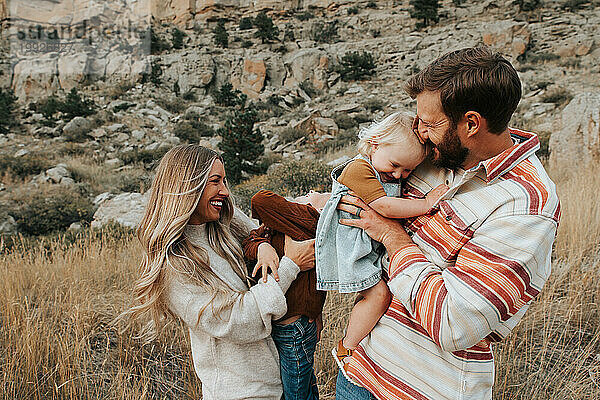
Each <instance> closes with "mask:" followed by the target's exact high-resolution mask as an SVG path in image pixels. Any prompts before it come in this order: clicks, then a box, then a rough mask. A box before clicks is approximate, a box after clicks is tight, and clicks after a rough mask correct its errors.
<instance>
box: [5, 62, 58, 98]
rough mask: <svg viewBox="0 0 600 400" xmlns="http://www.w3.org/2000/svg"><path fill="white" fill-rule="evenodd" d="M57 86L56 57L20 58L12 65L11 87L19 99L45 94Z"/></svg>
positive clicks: (56, 88)
mask: <svg viewBox="0 0 600 400" xmlns="http://www.w3.org/2000/svg"><path fill="white" fill-rule="evenodd" d="M59 88H60V84H59V81H58V61H57V58H56V57H50V56H48V57H40V58H34V59H28V60H21V61H19V62H18V63H17V64H16V65H15V67H14V70H13V80H12V89H13V90H14V92H15V95H16V96H17V97H18V98H20V99H23V100H26V99H30V98H36V97H43V96H47V95H48V94H49V93H54V92H55V91H56V90H58V89H59Z"/></svg>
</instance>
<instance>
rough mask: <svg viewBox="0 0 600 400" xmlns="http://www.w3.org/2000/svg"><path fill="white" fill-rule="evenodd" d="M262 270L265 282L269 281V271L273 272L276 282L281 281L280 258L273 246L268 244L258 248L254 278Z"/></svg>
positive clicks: (265, 243) (253, 272)
mask: <svg viewBox="0 0 600 400" xmlns="http://www.w3.org/2000/svg"><path fill="white" fill-rule="evenodd" d="M261 268H262V277H263V282H266V281H267V274H268V273H269V269H270V270H271V272H273V278H275V280H276V281H279V274H277V270H278V269H279V256H277V251H276V250H275V249H274V248H273V246H271V245H270V244H269V243H267V242H264V243H261V244H260V245H259V246H258V255H257V257H256V267H254V271H252V276H256V273H257V272H258V270H259V269H261Z"/></svg>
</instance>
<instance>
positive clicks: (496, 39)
mask: <svg viewBox="0 0 600 400" xmlns="http://www.w3.org/2000/svg"><path fill="white" fill-rule="evenodd" d="M530 39H531V32H530V31H529V28H528V24H527V23H526V22H517V21H498V22H493V23H488V24H486V32H485V33H483V36H482V40H483V43H484V44H485V45H487V46H489V47H491V48H493V49H494V50H496V51H500V52H502V53H505V54H510V55H511V56H512V57H513V58H516V57H518V56H520V55H522V54H524V53H525V51H527V47H528V46H529V41H530Z"/></svg>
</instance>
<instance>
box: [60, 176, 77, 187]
mask: <svg viewBox="0 0 600 400" xmlns="http://www.w3.org/2000/svg"><path fill="white" fill-rule="evenodd" d="M60 184H61V185H63V186H73V185H74V184H75V180H74V179H73V178H69V177H66V176H65V177H63V178H61V179H60Z"/></svg>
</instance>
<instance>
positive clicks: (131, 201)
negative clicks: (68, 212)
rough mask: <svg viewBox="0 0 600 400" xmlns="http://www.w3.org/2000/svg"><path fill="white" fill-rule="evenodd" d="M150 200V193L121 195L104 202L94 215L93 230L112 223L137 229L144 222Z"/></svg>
mask: <svg viewBox="0 0 600 400" xmlns="http://www.w3.org/2000/svg"><path fill="white" fill-rule="evenodd" d="M149 198H150V191H148V192H146V193H145V194H143V195H142V194H141V193H121V194H119V195H116V196H115V197H113V198H110V199H108V200H105V201H103V202H102V203H100V206H99V207H98V209H97V210H96V212H95V213H94V220H93V221H92V228H101V227H102V226H104V225H106V224H108V223H110V222H116V223H117V224H119V225H123V226H126V227H128V228H132V229H133V228H135V227H137V226H138V224H139V223H140V221H141V220H142V217H143V215H144V211H145V209H146V204H147V203H148V199H149Z"/></svg>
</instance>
